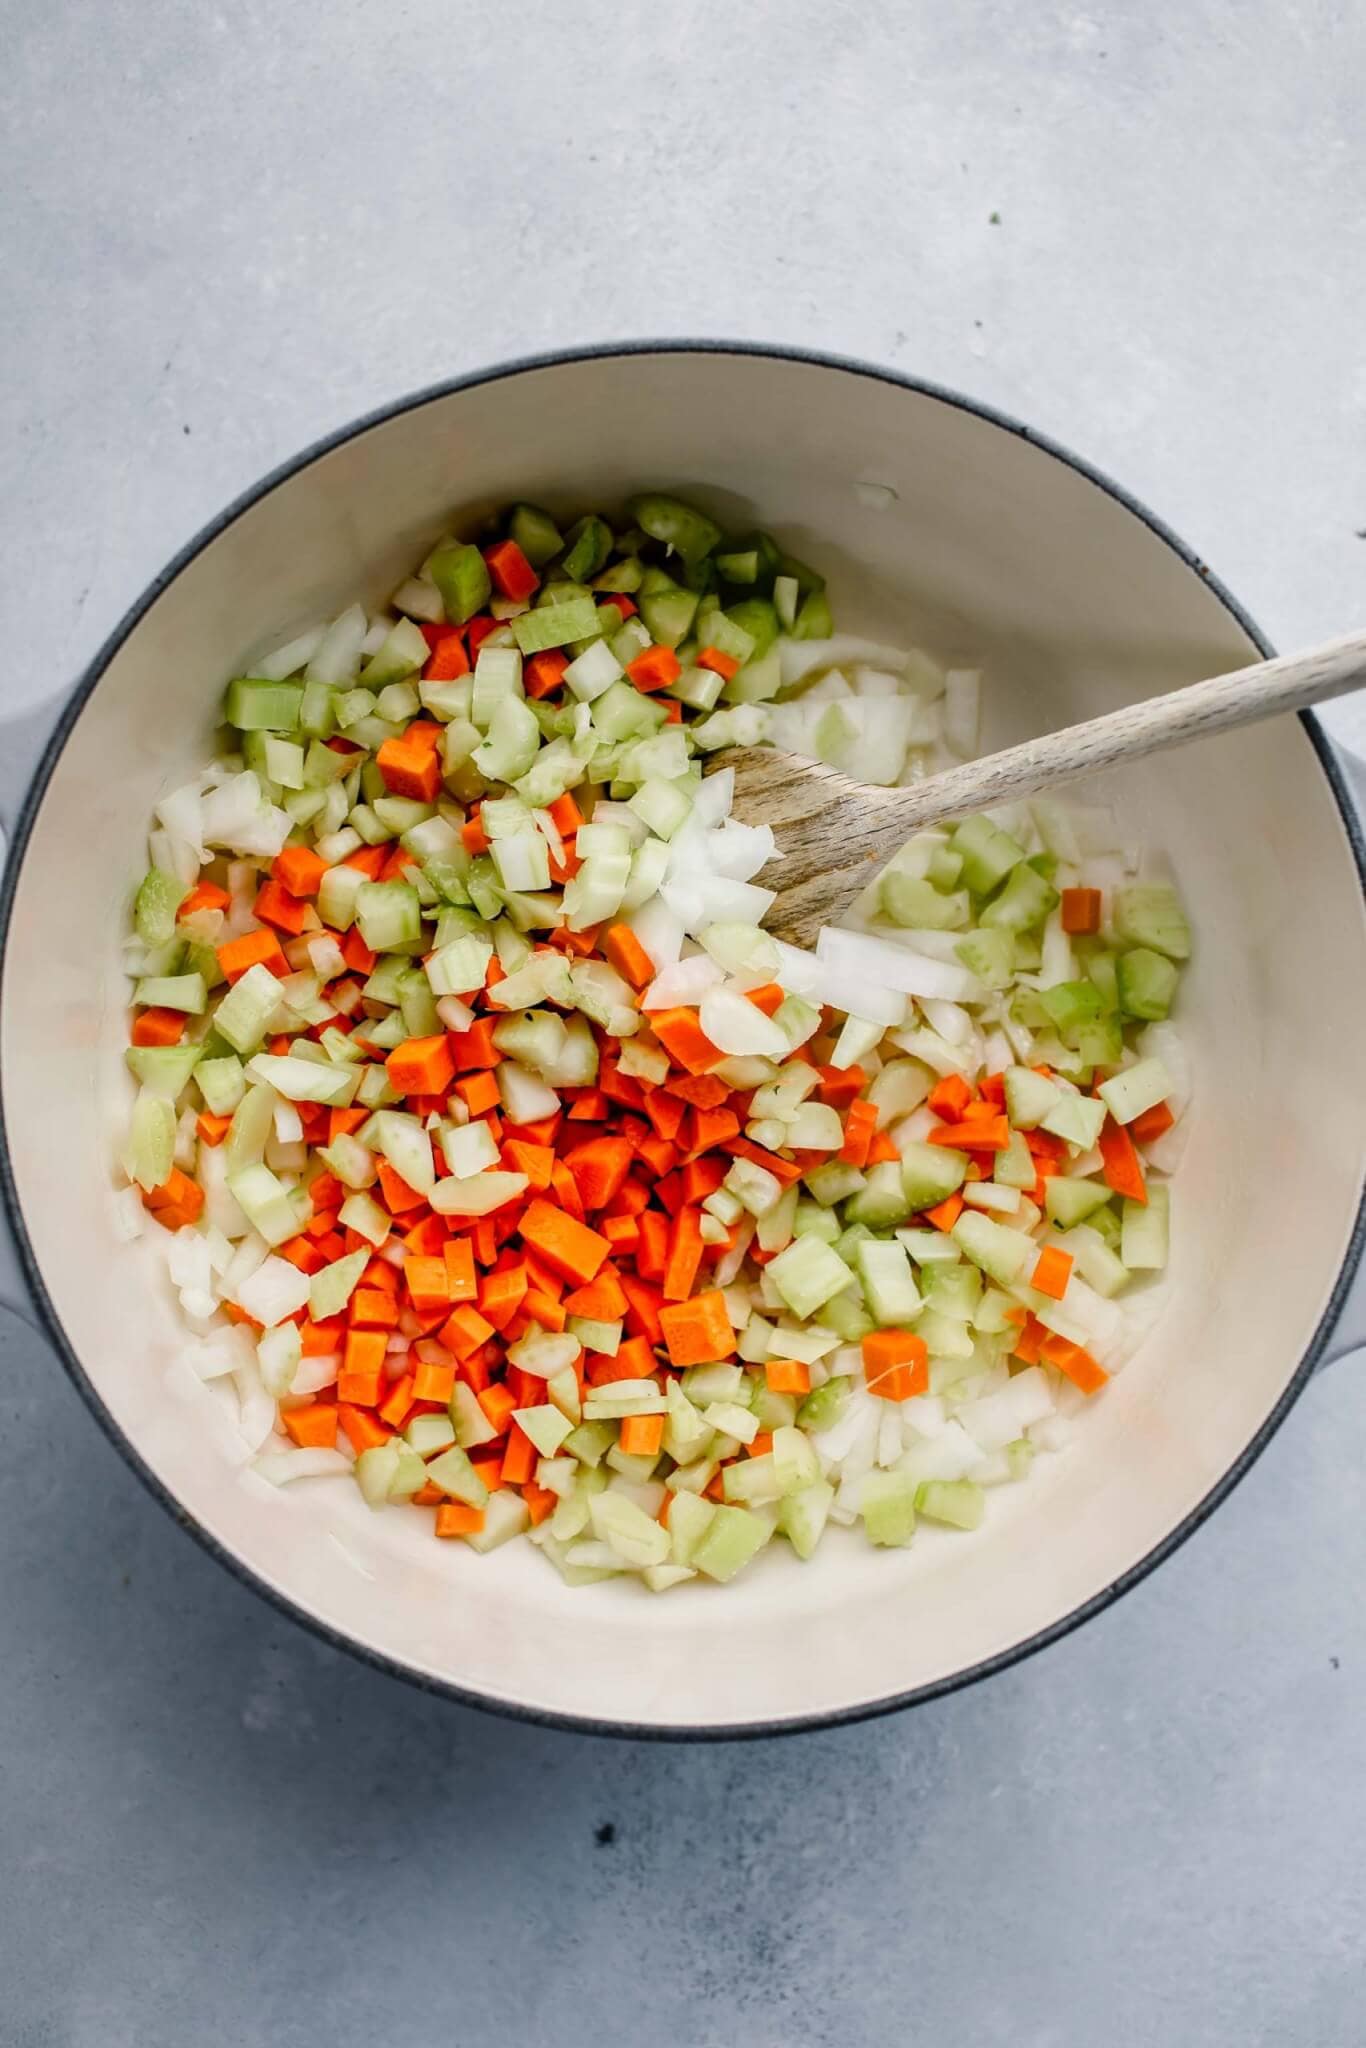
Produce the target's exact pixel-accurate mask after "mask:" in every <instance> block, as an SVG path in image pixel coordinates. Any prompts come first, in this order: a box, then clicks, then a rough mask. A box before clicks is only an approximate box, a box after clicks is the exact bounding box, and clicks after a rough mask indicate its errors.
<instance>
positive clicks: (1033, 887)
mask: <svg viewBox="0 0 1366 2048" xmlns="http://www.w3.org/2000/svg"><path fill="white" fill-rule="evenodd" d="M1057 902H1058V892H1057V890H1056V889H1055V888H1054V887H1053V886H1052V884H1051V883H1049V882H1046V881H1045V880H1044V878H1043V876H1042V875H1041V874H1040V873H1039V872H1038V870H1037V868H1034V867H1032V866H1031V865H1030V863H1029V862H1028V861H1021V862H1020V863H1019V864H1018V866H1016V867H1014V868H1012V870H1011V872H1010V875H1009V878H1008V879H1007V882H1006V885H1005V887H1004V889H1002V890H1001V892H1000V894H999V895H997V896H993V898H992V900H991V902H990V903H988V905H987V907H986V909H985V910H984V911H983V912H982V923H983V925H985V926H986V927H987V928H988V929H989V930H1000V931H1007V932H1022V931H1027V930H1028V928H1029V927H1030V925H1036V924H1042V923H1043V920H1044V919H1045V918H1046V917H1047V915H1048V913H1049V911H1050V910H1052V909H1053V908H1054V907H1055V905H1056V904H1057Z"/></svg>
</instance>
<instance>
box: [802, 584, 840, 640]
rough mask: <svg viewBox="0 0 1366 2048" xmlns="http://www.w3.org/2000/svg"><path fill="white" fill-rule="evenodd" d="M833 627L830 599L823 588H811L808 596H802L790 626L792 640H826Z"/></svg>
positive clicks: (833, 620)
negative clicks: (794, 620)
mask: <svg viewBox="0 0 1366 2048" xmlns="http://www.w3.org/2000/svg"><path fill="white" fill-rule="evenodd" d="M834 629H835V619H834V614H833V613H832V611H831V609H830V600H829V598H828V597H827V596H826V594H825V592H824V591H823V590H813V591H812V593H811V595H810V597H804V598H803V599H802V603H801V609H800V610H799V612H798V613H797V618H796V623H795V624H794V626H793V628H792V638H793V639H794V640H828V639H829V638H830V635H831V633H832V632H833V631H834Z"/></svg>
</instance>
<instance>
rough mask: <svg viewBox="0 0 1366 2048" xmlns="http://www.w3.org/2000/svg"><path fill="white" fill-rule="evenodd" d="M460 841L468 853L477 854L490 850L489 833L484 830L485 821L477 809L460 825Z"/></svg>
mask: <svg viewBox="0 0 1366 2048" xmlns="http://www.w3.org/2000/svg"><path fill="white" fill-rule="evenodd" d="M460 843H461V845H462V846H463V847H464V849H465V851H466V853H471V854H475V855H476V856H477V855H478V854H481V853H487V852H488V850H489V835H488V833H487V832H486V831H485V830H484V821H483V819H482V818H481V817H480V815H479V813H478V812H477V811H472V812H471V813H470V815H469V817H468V818H466V820H465V822H464V824H463V825H462V826H461V827H460Z"/></svg>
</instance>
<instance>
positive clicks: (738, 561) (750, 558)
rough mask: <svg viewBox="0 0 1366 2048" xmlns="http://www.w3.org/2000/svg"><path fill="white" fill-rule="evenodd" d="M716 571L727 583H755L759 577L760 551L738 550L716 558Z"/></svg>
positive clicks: (750, 549) (752, 549)
mask: <svg viewBox="0 0 1366 2048" xmlns="http://www.w3.org/2000/svg"><path fill="white" fill-rule="evenodd" d="M716 570H717V574H718V575H719V576H722V577H724V579H725V581H726V582H727V583H754V582H756V581H757V580H758V576H759V550H758V549H757V548H748V549H736V550H733V551H732V552H731V553H729V554H724V555H718V556H717V557H716Z"/></svg>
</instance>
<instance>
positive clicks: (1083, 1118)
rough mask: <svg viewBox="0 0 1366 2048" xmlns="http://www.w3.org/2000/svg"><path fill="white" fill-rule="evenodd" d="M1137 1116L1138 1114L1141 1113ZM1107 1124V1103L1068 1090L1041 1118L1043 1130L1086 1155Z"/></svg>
mask: <svg viewBox="0 0 1366 2048" xmlns="http://www.w3.org/2000/svg"><path fill="white" fill-rule="evenodd" d="M1159 1099H1160V1098H1159ZM1134 1113H1135V1115H1137V1113H1138V1112H1137V1111H1135V1112H1134ZM1104 1123H1105V1103H1104V1102H1103V1101H1101V1102H1097V1101H1096V1100H1095V1098H1094V1097H1093V1096H1090V1095H1077V1094H1074V1093H1072V1092H1071V1091H1070V1090H1065V1091H1063V1092H1060V1094H1059V1096H1058V1099H1057V1101H1056V1102H1055V1103H1054V1104H1053V1107H1052V1108H1051V1109H1050V1110H1049V1112H1048V1114H1047V1115H1046V1116H1043V1117H1040V1119H1039V1128H1040V1129H1041V1130H1045V1131H1051V1132H1052V1134H1053V1136H1054V1137H1055V1138H1065V1139H1066V1140H1067V1143H1068V1144H1069V1145H1075V1146H1076V1147H1077V1148H1078V1149H1079V1150H1080V1151H1082V1152H1089V1151H1090V1149H1091V1147H1092V1146H1093V1145H1094V1144H1095V1142H1096V1140H1097V1139H1098V1138H1099V1136H1100V1134H1101V1129H1102V1127H1103V1125H1104Z"/></svg>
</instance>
